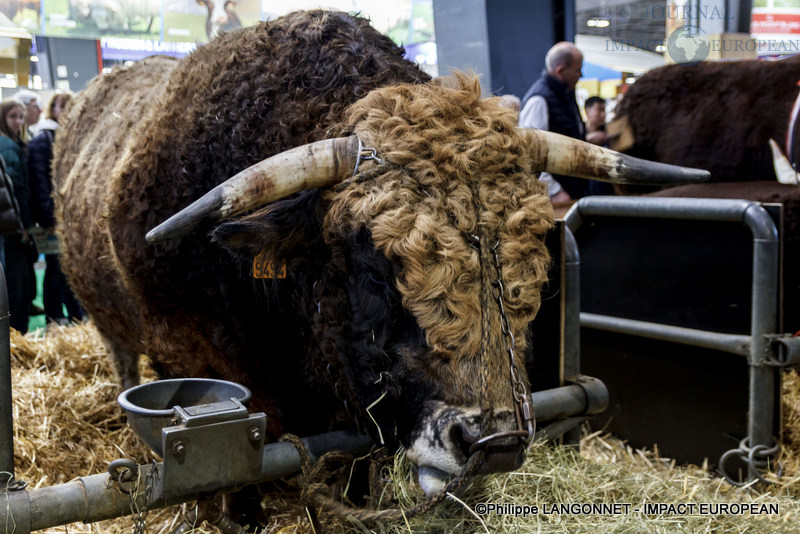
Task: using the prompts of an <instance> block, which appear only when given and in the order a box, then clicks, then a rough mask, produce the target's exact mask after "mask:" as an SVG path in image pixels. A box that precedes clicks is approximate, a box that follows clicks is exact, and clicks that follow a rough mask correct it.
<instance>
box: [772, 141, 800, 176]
mask: <svg viewBox="0 0 800 534" xmlns="http://www.w3.org/2000/svg"><path fill="white" fill-rule="evenodd" d="M769 148H770V149H772V165H773V167H774V168H775V177H776V178H777V179H778V181H779V182H780V183H782V184H786V185H800V181H799V180H798V176H797V172H796V171H795V170H794V169H793V168H792V164H791V163H789V160H788V159H787V158H786V156H785V155H784V154H783V152H782V151H781V148H780V147H779V146H778V143H776V142H775V141H774V140H773V139H770V140H769Z"/></svg>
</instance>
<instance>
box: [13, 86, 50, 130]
mask: <svg viewBox="0 0 800 534" xmlns="http://www.w3.org/2000/svg"><path fill="white" fill-rule="evenodd" d="M12 98H15V99H17V100H19V101H20V102H22V105H24V106H25V132H24V135H23V137H22V140H23V141H24V142H25V143H27V142H28V141H30V140H31V138H33V136H34V134H35V133H36V132H37V131H38V128H37V124H38V123H39V118H40V117H41V115H42V109H44V106H43V104H42V97H41V96H39V95H38V94H37V93H34V92H33V91H30V90H28V89H20V90H19V91H17V92H16V93H14V96H13V97H12Z"/></svg>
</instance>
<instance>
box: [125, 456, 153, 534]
mask: <svg viewBox="0 0 800 534" xmlns="http://www.w3.org/2000/svg"><path fill="white" fill-rule="evenodd" d="M140 477H141V469H139V470H138V474H137V480H136V490H135V491H131V492H129V493H128V498H129V499H130V502H131V514H132V515H133V534H145V531H146V528H147V523H146V520H147V513H148V512H149V510H148V507H149V506H150V498H151V497H152V495H153V486H155V482H156V480H157V479H158V464H156V461H155V460H153V463H152V469H150V472H149V473H148V474H147V475H146V476H145V478H144V503H142V506H141V507H139V505H138V503H137V502H136V501H137V500H138V498H139V482H140V480H141V478H140ZM122 478H123V474H122V473H120V482H122Z"/></svg>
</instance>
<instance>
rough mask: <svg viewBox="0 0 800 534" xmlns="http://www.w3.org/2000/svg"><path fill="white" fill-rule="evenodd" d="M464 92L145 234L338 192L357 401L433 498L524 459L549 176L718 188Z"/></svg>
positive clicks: (362, 130) (382, 112)
mask: <svg viewBox="0 0 800 534" xmlns="http://www.w3.org/2000/svg"><path fill="white" fill-rule="evenodd" d="M461 85H462V87H461V88H460V89H452V88H446V87H443V86H440V85H438V84H435V83H433V84H429V85H426V86H410V85H409V86H399V87H393V88H386V89H380V90H377V91H373V92H372V93H370V94H369V95H368V96H367V97H365V98H364V99H362V100H361V101H359V102H358V103H356V104H355V105H354V106H353V107H351V109H350V112H349V119H348V121H347V122H346V123H345V125H344V127H343V129H344V131H349V132H352V133H353V135H351V136H350V137H345V138H337V139H330V140H326V141H320V142H317V143H313V144H310V145H306V146H302V147H298V148H295V149H292V150H289V151H287V152H284V153H282V154H278V155H276V156H274V157H272V158H269V159H267V160H264V161H262V162H261V163H258V164H257V165H254V166H252V167H250V168H248V169H246V170H244V171H242V172H241V173H240V174H238V175H236V176H234V177H233V178H231V179H230V180H228V181H227V182H225V183H224V184H221V185H220V186H219V187H217V188H215V189H214V190H212V191H210V192H209V193H208V194H207V195H205V196H204V197H203V198H201V199H200V200H198V201H197V202H195V203H194V204H192V205H191V206H189V207H188V208H186V209H185V210H183V211H182V212H180V213H178V214H176V215H174V216H173V217H172V218H170V219H169V220H168V221H166V222H165V223H163V224H161V225H160V226H158V227H157V228H155V229H154V230H152V231H151V232H150V233H149V234H148V237H147V238H148V240H149V241H150V242H155V241H159V240H163V239H169V238H175V237H179V236H181V235H185V234H186V233H188V232H189V231H191V230H192V229H193V228H195V227H196V226H197V225H198V224H200V223H204V224H208V223H210V222H218V221H222V220H224V219H227V218H230V217H233V216H235V215H237V214H241V213H244V212H246V211H248V210H251V209H253V208H256V207H259V206H261V205H264V204H266V203H269V202H272V201H275V200H278V199H281V198H283V197H285V196H287V195H289V194H292V193H294V192H297V191H299V190H302V189H306V188H319V187H326V186H335V187H332V188H330V189H329V190H328V192H327V193H326V195H325V197H324V202H325V207H326V210H325V220H324V221H323V227H324V234H325V241H326V243H327V245H328V246H329V247H330V249H331V250H332V251H334V252H333V253H332V254H339V255H340V256H342V259H343V261H341V262H340V264H341V265H346V266H347V269H349V272H348V273H347V275H346V276H343V277H341V278H340V279H341V280H343V282H342V283H343V284H345V285H347V288H346V289H345V294H346V295H347V298H346V299H345V300H347V305H348V306H349V307H350V311H349V313H350V317H351V319H352V323H353V324H351V325H349V334H348V335H349V336H350V339H348V340H346V342H345V343H344V344H343V345H344V346H346V348H345V349H343V350H345V351H346V352H347V354H344V355H342V357H343V358H344V359H345V360H346V361H344V362H343V365H344V366H345V370H346V374H347V376H348V378H349V380H350V382H351V383H350V387H351V388H352V389H353V390H354V391H356V392H357V394H358V397H359V399H358V400H359V404H360V405H361V406H362V407H368V406H369V407H371V408H372V410H371V411H370V412H369V413H368V414H364V420H370V419H371V420H372V421H374V423H375V425H376V426H377V427H378V428H379V429H381V430H380V431H379V433H380V435H381V436H382V437H390V436H392V437H394V436H396V437H397V438H399V439H400V441H402V442H403V443H404V444H405V445H406V446H407V447H408V455H409V457H410V458H411V459H412V460H413V461H414V462H416V463H417V465H418V466H419V468H420V470H419V472H420V483H421V485H422V488H423V489H424V490H425V492H426V493H427V494H429V495H430V494H432V493H433V492H435V491H436V490H437V489H438V488H440V487H441V484H442V482H443V481H444V479H445V478H446V477H447V476H449V475H453V474H457V473H459V472H460V471H461V470H462V469H463V467H464V465H465V464H466V462H467V460H468V457H469V456H470V455H471V454H472V451H473V450H475V446H476V444H479V445H480V446H481V447H482V450H483V451H484V453H485V462H484V465H483V471H484V472H490V471H504V470H511V469H515V468H516V467H518V466H519V465H520V464H521V462H522V456H523V451H524V448H523V447H522V444H523V442H524V441H525V438H527V437H529V432H530V429H531V425H530V423H531V421H530V420H529V417H528V414H526V412H525V406H524V401H525V398H526V397H527V393H528V391H527V384H528V381H527V374H526V371H525V369H524V358H523V356H522V354H523V351H524V348H525V347H524V345H525V342H526V339H525V332H526V329H527V325H528V323H529V322H530V321H531V320H532V319H533V317H534V316H535V314H536V312H537V311H538V309H539V304H540V292H541V289H542V286H543V285H544V284H545V283H546V281H547V280H546V276H547V268H548V263H549V256H548V253H547V250H546V249H545V247H544V244H543V239H544V235H545V233H546V232H547V231H548V230H549V229H550V228H551V226H552V225H553V222H554V215H553V209H552V206H551V205H550V202H549V198H548V196H547V192H546V188H545V187H544V185H543V184H541V183H540V182H539V181H538V179H537V177H538V175H537V173H538V172H540V171H549V172H552V173H557V174H566V175H573V176H580V177H586V178H595V179H600V180H606V181H611V182H616V183H632V182H637V183H641V182H642V181H649V182H650V183H659V182H660V183H666V182H672V183H674V182H686V181H699V180H702V179H703V178H706V177H707V176H706V175H707V173H704V172H702V171H694V170H690V169H683V168H677V167H671V166H667V165H662V164H657V163H651V162H645V161H641V160H636V159H633V158H630V157H628V156H624V155H621V154H618V153H615V152H612V151H610V150H606V149H603V148H600V147H597V146H594V145H589V144H587V143H583V142H580V141H576V140H573V139H569V138H566V137H563V136H559V135H556V134H550V133H547V132H542V131H532V130H521V129H518V128H517V127H516V121H515V116H514V115H513V114H512V113H511V112H510V111H508V110H506V109H504V108H502V107H501V106H499V105H498V103H497V99H482V98H481V95H480V87H479V85H478V83H477V81H474V80H466V79H462V82H461ZM367 146H368V147H371V148H373V149H374V151H375V156H376V157H374V158H372V157H371V156H372V155H373V153H372V152H369V151H367V150H365V149H364V147H367ZM500 283H501V284H502V288H503V290H502V299H499V300H498V298H497V297H498V295H499V294H500V292H499V284H500ZM512 336H513V341H512ZM512 347H513V350H511V348H512ZM515 353H516V358H515V357H514V356H515ZM379 399H380V401H379V402H377V403H376V401H378V400H379Z"/></svg>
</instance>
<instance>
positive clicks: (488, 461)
mask: <svg viewBox="0 0 800 534" xmlns="http://www.w3.org/2000/svg"><path fill="white" fill-rule="evenodd" d="M455 430H456V432H455V435H454V436H453V439H454V441H455V442H456V443H458V445H459V448H460V449H461V451H462V453H463V454H464V456H465V457H467V458H468V457H469V456H471V455H472V454H473V453H474V452H475V451H476V450H478V449H481V450H483V452H484V454H485V458H484V461H483V465H482V466H481V468H480V470H479V473H480V474H487V473H505V472H508V471H514V470H515V469H518V468H519V467H520V466H521V465H522V462H523V461H524V460H525V442H524V441H523V440H522V436H517V435H506V434H513V431H511V432H498V433H497V434H495V437H488V438H482V437H481V435H480V433H479V432H478V430H477V429H475V428H473V427H471V426H470V425H467V424H459V425H457V426H456V429H455ZM526 435H527V434H526Z"/></svg>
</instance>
